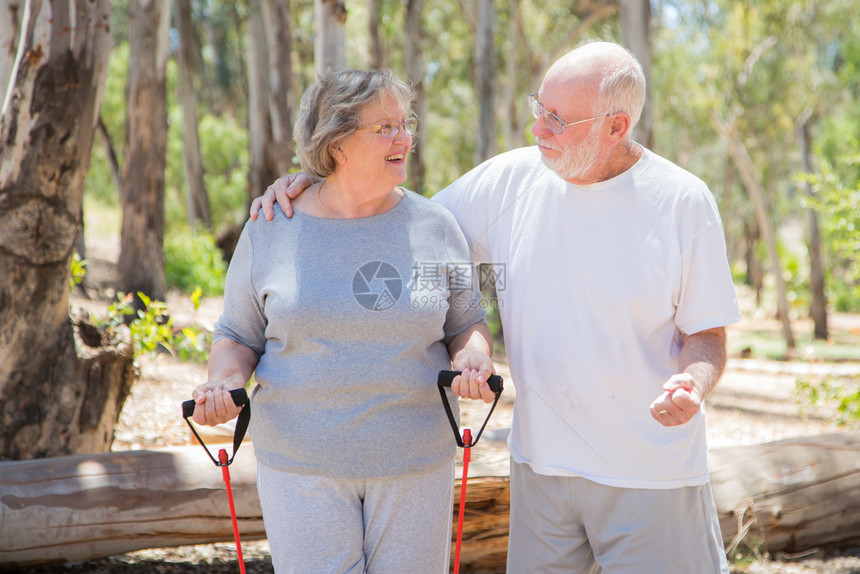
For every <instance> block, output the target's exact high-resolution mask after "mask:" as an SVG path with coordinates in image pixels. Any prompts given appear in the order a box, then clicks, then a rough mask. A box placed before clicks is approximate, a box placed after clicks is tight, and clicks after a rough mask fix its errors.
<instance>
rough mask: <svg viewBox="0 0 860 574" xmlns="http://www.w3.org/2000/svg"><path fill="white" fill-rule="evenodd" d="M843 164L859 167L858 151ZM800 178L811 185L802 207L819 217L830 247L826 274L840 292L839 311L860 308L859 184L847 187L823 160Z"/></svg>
mask: <svg viewBox="0 0 860 574" xmlns="http://www.w3.org/2000/svg"><path fill="white" fill-rule="evenodd" d="M842 163H843V165H846V166H851V165H860V149H858V152H857V155H855V156H854V157H848V158H843V161H842ZM799 179H800V180H802V181H805V182H808V183H809V184H810V185H811V186H812V190H813V194H812V196H811V197H805V198H804V199H803V200H802V202H801V206H802V207H808V208H810V209H814V210H815V211H816V212H817V213H818V214H819V216H820V224H821V233H822V236H823V237H824V238H825V240H826V244H827V245H828V246H829V255H830V259H831V261H830V264H829V265H828V270H829V275H830V277H831V278H832V279H833V280H834V281H833V282H834V283H835V284H836V285H837V291H838V292H839V293H840V296H841V298H840V303H839V306H840V307H841V308H842V310H852V309H857V308H858V307H860V265H858V264H857V256H858V254H860V181H855V182H854V183H853V186H851V187H849V185H846V183H845V182H844V181H843V180H842V179H841V178H840V177H839V176H838V174H837V173H836V172H835V171H834V169H833V167H832V166H831V165H830V164H829V162H827V161H824V160H822V165H821V168H820V171H819V172H818V173H817V174H806V175H803V176H799Z"/></svg>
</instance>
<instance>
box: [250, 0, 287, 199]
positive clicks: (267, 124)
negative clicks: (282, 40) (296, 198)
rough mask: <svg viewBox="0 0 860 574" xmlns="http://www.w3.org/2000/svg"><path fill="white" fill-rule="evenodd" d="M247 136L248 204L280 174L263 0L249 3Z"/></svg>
mask: <svg viewBox="0 0 860 574" xmlns="http://www.w3.org/2000/svg"><path fill="white" fill-rule="evenodd" d="M248 11H249V14H248V137H249V138H250V140H251V168H250V171H249V173H248V205H250V204H251V200H252V199H254V198H255V197H257V196H258V195H261V194H262V193H263V192H264V191H266V187H268V186H269V184H270V183H272V182H273V181H275V180H276V179H277V178H278V177H280V176H281V175H284V174H283V173H279V172H278V169H277V166H276V165H275V162H274V155H273V154H272V149H273V148H274V142H273V141H272V115H271V113H270V108H269V91H270V89H271V88H270V84H269V55H268V53H269V51H268V45H267V43H266V27H265V24H264V23H263V5H262V0H251V2H250V3H249V6H248Z"/></svg>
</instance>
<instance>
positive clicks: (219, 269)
mask: <svg viewBox="0 0 860 574" xmlns="http://www.w3.org/2000/svg"><path fill="white" fill-rule="evenodd" d="M226 275H227V265H226V263H224V259H223V257H222V255H221V251H220V250H219V249H218V247H217V246H216V245H215V238H214V237H213V236H212V234H211V233H208V232H207V231H205V230H204V229H198V228H194V229H192V228H189V227H187V226H185V227H178V228H177V229H175V230H174V231H173V232H172V233H170V234H169V235H168V236H167V237H166V238H165V240H164V279H165V281H166V282H167V284H168V285H173V286H176V287H179V288H180V289H182V290H183V291H185V292H186V293H187V292H191V291H192V290H193V289H195V288H200V289H201V291H202V293H203V294H205V295H221V294H223V293H224V279H225V277H226Z"/></svg>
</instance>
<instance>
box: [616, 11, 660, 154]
mask: <svg viewBox="0 0 860 574" xmlns="http://www.w3.org/2000/svg"><path fill="white" fill-rule="evenodd" d="M618 8H619V16H620V18H621V35H622V36H623V38H624V44H625V45H626V46H627V49H628V50H630V51H631V52H633V55H635V56H636V59H637V60H639V64H641V65H642V70H643V71H644V72H645V82H646V84H647V86H648V90H649V92H650V93H651V94H652V95H653V93H654V92H653V90H652V88H651V1H650V0H618ZM653 123H654V121H653V119H652V117H651V98H650V97H649V98H646V99H645V107H644V108H642V117H641V118H639V123H638V124H636V127H635V128H634V129H633V139H634V140H635V141H637V142H639V143H640V144H642V145H644V146H645V147H647V148H651V147H653V144H654V134H653V131H654V128H653Z"/></svg>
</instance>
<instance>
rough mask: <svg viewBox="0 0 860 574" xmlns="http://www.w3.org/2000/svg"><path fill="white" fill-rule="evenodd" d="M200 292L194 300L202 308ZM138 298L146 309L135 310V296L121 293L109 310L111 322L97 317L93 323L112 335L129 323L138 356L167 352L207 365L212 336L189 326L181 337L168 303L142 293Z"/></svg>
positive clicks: (182, 332)
mask: <svg viewBox="0 0 860 574" xmlns="http://www.w3.org/2000/svg"><path fill="white" fill-rule="evenodd" d="M200 293H201V292H200V291H199V290H195V296H194V297H192V300H193V301H194V304H195V307H196V306H198V305H199V302H200V299H199V298H200ZM137 297H138V299H139V300H140V302H141V303H142V304H143V308H142V309H139V310H135V301H134V296H133V295H132V294H130V293H129V294H123V293H119V294H117V299H116V301H115V302H114V303H112V304H111V305H110V306H109V307H108V316H107V319H106V320H98V319H96V318H93V319H92V320H93V323H94V324H96V325H101V326H102V327H104V328H105V329H107V330H108V331H109V332H110V331H115V330H116V329H117V328H118V327H119V326H120V325H123V324H126V323H128V325H129V329H130V330H131V338H132V342H133V343H134V352H135V355H139V354H144V353H154V352H158V351H160V350H165V351H167V352H169V353H170V354H171V355H173V356H174V357H177V358H179V359H182V360H184V361H196V362H201V363H204V362H206V361H207V360H208V359H209V349H210V347H211V339H210V335H209V334H208V333H206V332H204V331H202V330H201V329H199V328H197V327H185V328H184V329H182V330H181V331H180V332H179V333H178V334H177V333H176V332H175V331H174V328H173V319H172V318H171V317H170V313H169V312H168V309H167V304H166V303H164V302H162V301H157V300H153V299H150V298H149V297H147V296H146V294H144V293H142V292H138V293H137Z"/></svg>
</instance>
